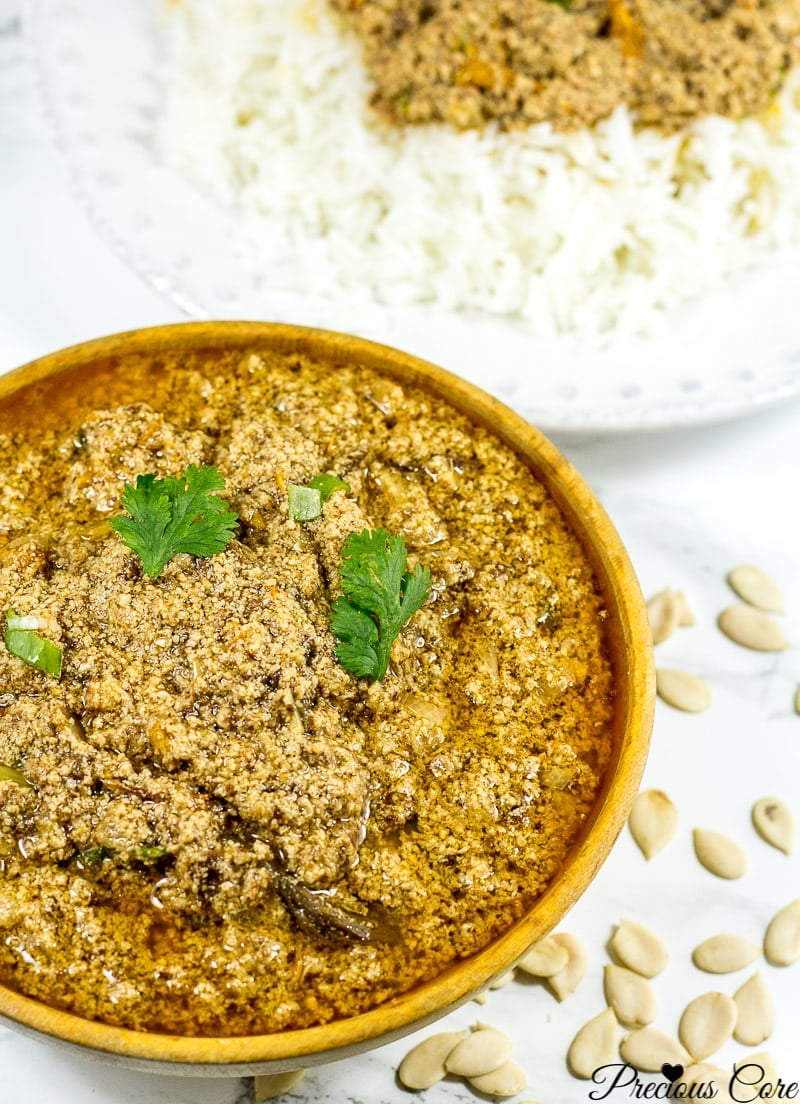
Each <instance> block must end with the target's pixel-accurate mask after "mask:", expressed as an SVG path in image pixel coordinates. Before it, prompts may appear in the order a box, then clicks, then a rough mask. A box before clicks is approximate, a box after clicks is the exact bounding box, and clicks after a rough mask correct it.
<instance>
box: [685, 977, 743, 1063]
mask: <svg viewBox="0 0 800 1104" xmlns="http://www.w3.org/2000/svg"><path fill="white" fill-rule="evenodd" d="M736 1012H737V1010H736V1005H735V1004H734V1002H733V1000H732V999H731V998H730V997H729V996H728V994H727V993H703V994H702V995H701V996H699V997H695V998H694V1000H693V1001H690V1002H689V1003H688V1004H687V1005H686V1008H685V1009H684V1010H683V1015H682V1016H681V1022H680V1024H679V1025H678V1036H679V1037H680V1040H681V1043H682V1044H683V1045H684V1046H685V1047H686V1049H687V1050H688V1051H689V1053H690V1054H691V1056H692V1058H694V1059H695V1060H696V1061H700V1060H701V1059H703V1058H710V1057H711V1055H712V1054H716V1053H717V1051H718V1050H721V1049H722V1047H724V1046H725V1044H726V1043H727V1041H728V1040H729V1039H730V1037H731V1035H733V1029H734V1027H735V1026H736Z"/></svg>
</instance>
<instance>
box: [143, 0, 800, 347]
mask: <svg viewBox="0 0 800 1104" xmlns="http://www.w3.org/2000/svg"><path fill="white" fill-rule="evenodd" d="M169 8H170V11H169V13H168V17H167V27H168V40H169V46H170V58H171V64H170V66H169V73H170V76H169V80H168V88H167V97H166V104H165V109H164V112H163V116H162V118H161V120H160V124H159V132H158V144H159V148H160V151H161V156H162V157H163V159H164V160H165V161H166V163H167V164H168V165H169V166H171V167H172V168H174V169H175V170H177V171H178V172H179V173H181V174H182V175H183V176H184V177H186V178H187V179H189V180H190V181H192V182H193V183H194V184H195V185H196V186H197V187H199V188H200V189H202V190H203V191H204V192H206V193H207V194H209V195H211V196H212V197H213V198H214V199H216V200H217V201H219V202H221V203H223V204H225V205H232V206H234V207H235V208H237V209H238V210H239V211H240V213H241V217H242V219H243V220H245V225H246V227H247V232H248V236H249V237H250V239H251V240H252V241H253V242H254V243H257V245H258V248H259V250H260V254H261V255H262V256H263V258H264V261H263V264H264V271H265V275H266V276H267V278H268V284H269V286H270V287H271V288H273V289H275V290H281V291H301V292H310V293H311V294H317V295H321V296H324V297H331V298H334V299H339V300H340V301H342V302H346V303H347V304H348V305H349V306H351V307H352V306H353V305H354V304H357V303H358V302H359V301H361V302H364V303H367V302H374V301H376V300H377V301H378V302H380V303H383V304H387V305H405V304H410V303H419V302H427V303H432V304H435V306H436V307H437V308H441V309H443V310H451V309H476V310H480V311H487V312H491V313H495V314H503V315H516V316H519V317H521V318H523V319H524V320H525V322H526V327H527V329H528V330H529V331H530V332H531V333H532V334H534V335H536V336H541V337H546V336H549V335H552V334H553V333H556V332H559V331H569V330H573V331H580V332H582V333H585V334H590V335H591V334H598V333H603V332H608V331H613V330H614V329H615V328H619V329H620V330H623V331H625V332H631V331H637V330H638V331H641V332H647V331H649V330H651V329H652V327H653V323H654V322H655V321H656V320H657V318H658V315H659V314H660V313H661V312H663V311H664V310H665V309H669V308H672V307H674V306H676V305H677V304H679V303H680V302H682V301H684V300H686V299H689V298H692V297H694V296H698V295H702V294H703V293H706V292H708V291H709V290H711V289H713V288H715V287H719V286H720V285H722V284H723V283H724V282H725V281H726V280H727V279H728V278H729V277H730V276H731V275H732V274H733V273H736V272H740V271H742V270H743V269H746V268H749V267H752V266H756V265H757V264H758V263H759V259H760V258H761V257H762V256H763V254H764V253H765V252H767V251H769V250H771V249H775V248H776V247H778V246H780V245H786V244H788V243H789V242H791V241H796V240H800V74H798V73H795V74H793V75H792V77H791V79H790V80H789V81H788V82H787V83H786V84H785V86H784V88H783V90H782V91H781V93H780V95H779V96H778V97H777V98H776V100H775V102H774V103H773V104H772V105H771V107H770V108H769V110H768V111H767V112H765V113H764V115H763V116H762V117H761V118H760V119H755V118H753V119H747V120H744V121H741V122H733V121H731V120H728V119H722V118H719V117H709V118H706V119H703V120H700V121H699V122H697V123H695V124H694V125H692V126H691V127H690V128H688V129H687V130H686V131H684V132H682V133H679V134H676V135H671V136H668V137H664V136H661V135H659V134H657V133H655V132H654V131H651V130H641V131H639V132H636V131H635V130H634V128H633V126H632V120H631V116H630V115H629V113H628V112H627V111H626V110H625V109H623V108H620V109H618V110H617V111H615V112H614V114H613V115H612V116H611V117H610V118H608V119H607V120H605V121H604V122H603V123H601V124H600V125H599V126H597V127H596V128H595V129H594V130H591V131H589V130H584V131H579V132H577V133H573V134H556V133H553V131H552V130H551V128H550V126H549V125H548V124H545V125H539V126H536V127H533V128H531V129H530V130H528V131H525V132H521V133H513V134H505V133H498V132H497V131H496V130H495V129H493V128H492V127H488V128H487V129H486V130H485V131H484V132H482V133H478V132H474V131H469V132H463V133H459V132H456V131H454V130H450V129H447V128H445V127H430V128H424V127H420V128H407V129H405V130H395V129H392V128H391V127H390V126H389V125H388V124H385V123H382V122H381V121H380V120H378V119H377V118H376V117H375V116H374V115H373V113H372V112H371V110H370V108H369V107H368V106H367V98H368V85H367V78H366V75H365V72H364V69H363V66H362V64H361V60H360V54H359V47H358V44H357V42H356V41H355V40H354V39H353V38H352V37H349V36H348V35H347V34H346V33H345V32H344V31H343V30H342V29H341V27H340V25H339V24H338V23H337V22H336V19H335V17H334V16H332V15H331V13H330V12H329V11H328V10H327V7H326V5H325V3H324V0H311V2H304V3H298V2H297V0H237V2H234V3H223V2H222V0H183V2H182V3H180V4H176V3H171V4H170V5H169Z"/></svg>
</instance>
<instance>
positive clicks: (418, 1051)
mask: <svg viewBox="0 0 800 1104" xmlns="http://www.w3.org/2000/svg"><path fill="white" fill-rule="evenodd" d="M467 1034H468V1032H466V1031H441V1032H439V1033H438V1034H437V1035H430V1036H428V1038H427V1039H423V1041H422V1042H421V1043H418V1044H417V1045H416V1046H415V1047H413V1048H412V1049H411V1050H410V1051H409V1052H408V1054H407V1055H406V1056H405V1058H404V1059H403V1061H402V1062H401V1063H400V1068H399V1069H398V1071H397V1076H398V1078H399V1079H400V1083H401V1084H402V1085H405V1087H406V1088H407V1089H412V1090H415V1091H416V1090H419V1089H429V1088H430V1087H431V1086H432V1085H435V1084H436V1083H437V1082H438V1081H441V1080H442V1078H443V1077H445V1076H446V1074H447V1070H446V1069H445V1066H444V1063H445V1059H446V1058H447V1056H448V1054H450V1053H451V1052H452V1051H453V1050H454V1049H455V1047H456V1046H458V1044H459V1043H460V1042H461V1041H462V1039H466V1037H467Z"/></svg>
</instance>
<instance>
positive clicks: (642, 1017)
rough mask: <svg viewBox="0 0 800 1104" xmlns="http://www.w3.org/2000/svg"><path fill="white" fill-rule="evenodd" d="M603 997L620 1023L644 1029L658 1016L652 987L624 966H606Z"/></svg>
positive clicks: (656, 1002)
mask: <svg viewBox="0 0 800 1104" xmlns="http://www.w3.org/2000/svg"><path fill="white" fill-rule="evenodd" d="M603 986H604V991H605V997H606V1000H607V1001H608V1004H609V1007H610V1008H611V1009H613V1011H614V1015H615V1016H616V1017H617V1019H618V1020H619V1022H620V1023H623V1024H626V1025H627V1026H628V1027H646V1026H647V1024H650V1023H652V1022H653V1020H654V1019H655V1018H656V1016H657V1015H658V1001H657V1000H656V995H655V992H654V990H653V987H652V986H651V985H650V983H649V982H647V981H645V979H644V978H643V977H639V975H638V974H635V973H634V972H633V970H628V969H626V968H625V967H624V966H606V967H605V972H604V975H603Z"/></svg>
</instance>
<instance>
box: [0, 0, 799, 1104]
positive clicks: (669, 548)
mask: <svg viewBox="0 0 800 1104" xmlns="http://www.w3.org/2000/svg"><path fill="white" fill-rule="evenodd" d="M17 17H18V10H17V4H16V2H15V0H0V370H7V369H10V368H12V367H13V366H14V365H15V364H18V363H22V362H23V361H25V360H27V359H30V358H32V357H34V356H36V355H39V354H41V353H44V352H47V351H50V350H51V349H55V348H57V347H60V346H63V345H67V344H69V343H71V342H73V341H78V340H81V339H84V338H88V337H94V336H96V335H98V334H100V333H103V332H110V331H114V330H119V329H125V328H129V327H132V326H136V325H141V324H151V323H157V322H164V321H171V320H175V319H177V317H178V315H177V312H176V310H175V309H174V308H173V307H171V306H170V305H169V304H167V303H166V302H165V301H163V300H161V299H160V298H159V297H158V296H157V295H156V293H155V292H153V291H152V290H150V289H149V288H147V287H145V286H144V285H142V284H141V283H140V282H139V281H138V280H137V279H136V278H135V277H134V276H132V275H131V274H130V273H129V272H127V271H126V269H125V268H124V266H123V265H122V264H121V263H120V262H119V261H117V259H116V258H115V257H114V256H112V255H111V254H110V253H109V251H108V249H107V248H106V246H105V245H104V244H103V243H102V242H100V241H99V240H98V238H97V237H96V235H95V233H94V231H93V230H92V229H91V227H90V226H89V225H88V223H87V222H86V220H85V218H84V216H83V215H82V214H81V212H80V211H79V210H78V209H77V208H76V206H75V204H74V203H73V201H72V200H71V198H70V196H69V194H68V191H67V189H66V186H65V184H64V181H63V179H62V177H61V175H60V170H59V167H58V164H57V160H56V158H55V156H54V155H53V154H52V152H51V151H50V149H49V146H48V144H47V136H46V133H45V128H44V124H43V122H42V120H41V117H40V114H39V111H38V107H37V104H36V102H35V98H34V95H33V92H32V87H31V82H30V78H29V74H28V71H27V69H26V64H25V61H24V57H23V51H22V46H21V40H20V35H19V26H18V21H17ZM642 370H643V371H646V365H643V368H642ZM798 440H800V407H799V406H797V405H789V406H786V407H785V408H783V409H780V410H775V411H772V412H770V413H766V414H761V415H759V416H756V417H754V418H752V419H750V420H748V421H741V422H738V423H733V424H729V425H724V426H715V427H711V428H707V429H702V430H693V431H680V432H674V433H670V434H668V435H667V434H663V435H659V434H649V435H648V434H640V435H632V436H626V437H621V438H617V439H615V440H610V439H603V438H597V439H581V440H579V441H571V440H570V439H569V438H568V437H563V438H559V439H558V441H557V443H558V444H559V445H560V446H561V447H562V448H563V449H564V450H565V451H566V452H567V454H568V455H569V456H570V457H571V459H572V460H573V461H574V462H575V464H576V466H577V467H578V468H579V470H581V471H582V472H583V474H584V475H585V476H586V477H587V479H588V480H589V482H590V483H591V484H592V485H593V486H594V488H595V489H596V490H597V491H598V493H599V495H600V497H601V498H602V500H603V502H604V503H605V505H606V507H607V509H608V510H609V512H610V514H611V516H612V518H613V520H614V521H615V522H616V524H617V526H618V528H619V530H620V533H621V535H622V537H623V540H624V541H625V542H626V544H627V546H628V548H629V550H630V553H631V556H632V558H633V560H634V564H635V566H636V568H637V570H638V572H639V575H640V578H641V581H642V586H643V588H644V590H645V592H652V591H655V590H656V589H659V588H661V587H663V586H665V585H672V586H675V587H680V588H682V589H684V590H686V592H687V594H688V595H689V598H690V600H691V603H692V605H693V607H694V609H695V611H696V613H697V616H698V626H697V627H696V628H695V629H691V630H681V631H680V632H679V633H678V634H676V636H674V637H673V638H672V639H671V640H670V641H668V642H667V643H665V644H664V645H662V646H661V647H660V648H659V653H658V659H659V662H661V663H662V664H663V665H667V666H685V667H686V668H688V669H689V670H692V671H696V672H697V673H699V674H701V675H703V676H704V677H705V678H706V679H707V680H708V682H709V683H710V685H711V687H712V691H713V695H714V702H713V706H712V708H711V710H710V711H709V712H708V713H707V714H705V715H703V716H698V717H693V716H685V715H681V714H678V713H676V712H675V711H672V710H670V709H668V708H667V707H665V706H663V704H662V703H659V704H658V709H657V717H656V728H655V734H654V740H653V748H652V753H651V756H650V760H649V763H648V767H647V773H646V776H645V781H646V783H647V784H649V785H652V786H656V787H658V788H661V789H664V790H666V791H667V792H668V793H670V795H671V796H672V797H673V799H674V800H675V801H676V803H677V805H678V807H679V810H680V813H681V824H680V830H679V833H678V836H677V838H676V840H675V841H674V842H673V844H672V845H671V846H670V847H669V848H668V849H667V850H666V851H665V852H664V853H663V854H662V855H660V856H658V857H657V858H656V859H654V860H653V861H652V862H650V863H645V862H644V860H643V859H642V857H641V855H640V854H639V853H638V851H637V849H636V847H635V846H634V844H633V842H632V840H631V839H630V836H629V835H628V833H627V832H623V834H622V836H621V837H620V839H619V842H618V844H617V845H616V847H615V849H614V851H613V853H612V855H611V857H610V859H609V861H608V862H607V863H606V864H605V866H604V867H603V869H602V871H601V872H600V874H599V875H598V877H597V879H596V880H595V882H594V883H593V885H592V886H591V888H590V890H589V891H588V892H587V893H586V894H585V896H584V897H583V898H582V900H581V901H580V902H579V903H578V905H577V906H576V907H575V909H574V910H573V912H572V913H571V915H570V916H569V917H568V918H567V920H566V921H565V923H564V925H563V926H564V928H567V929H569V930H571V931H574V932H576V933H577V934H578V935H580V936H581V938H582V939H583V940H584V941H585V942H586V945H587V948H588V950H589V958H590V969H589V973H588V975H587V978H586V980H585V981H584V983H583V984H582V985H581V987H580V988H579V990H578V991H577V993H576V994H575V995H574V996H572V997H570V998H569V999H568V1000H567V1001H566V1002H565V1003H564V1004H563V1005H559V1004H558V1003H557V1002H556V1001H555V1000H554V999H553V998H552V997H551V996H550V995H549V993H548V992H547V991H546V990H544V989H543V988H542V987H541V986H539V985H537V984H534V983H532V982H528V983H524V982H523V983H515V984H514V985H513V986H510V987H508V988H506V989H504V990H502V991H498V992H495V993H493V994H491V996H490V997H489V1001H488V1003H487V1004H486V1005H485V1006H484V1007H482V1008H479V1007H478V1006H477V1005H475V1004H469V1005H467V1006H465V1007H463V1008H462V1009H460V1010H459V1011H457V1012H455V1013H453V1014H452V1015H451V1016H450V1017H449V1024H451V1025H454V1026H465V1025H468V1024H470V1023H473V1022H474V1021H475V1020H476V1019H482V1020H486V1021H488V1022H491V1023H493V1024H497V1025H499V1026H501V1027H503V1028H504V1029H505V1030H507V1031H508V1032H509V1033H510V1034H511V1035H512V1037H513V1039H514V1041H515V1057H516V1058H517V1060H518V1061H519V1063H520V1064H521V1065H522V1066H523V1068H524V1069H525V1071H526V1073H527V1075H528V1079H529V1088H528V1091H527V1093H525V1094H523V1095H522V1098H521V1099H531V1100H539V1101H542V1102H544V1104H583V1102H584V1101H588V1100H589V1097H588V1092H589V1089H590V1088H591V1086H590V1085H588V1084H585V1083H582V1082H579V1081H576V1080H575V1079H573V1078H572V1077H570V1075H569V1074H568V1073H567V1071H566V1068H565V1064H564V1055H565V1053H566V1049H567V1046H568V1044H569V1041H570V1039H571V1037H572V1035H573V1034H574V1033H575V1031H576V1030H577V1029H578V1027H580V1025H581V1024H582V1023H583V1022H584V1021H585V1020H586V1019H588V1018H590V1017H591V1016H593V1015H595V1014H596V1013H597V1012H599V1011H600V1010H601V1009H602V1007H603V999H602V985H601V977H602V966H603V963H604V961H606V956H605V952H604V944H605V942H606V940H607V939H608V937H609V935H610V931H611V925H612V924H614V923H615V922H616V921H618V920H619V919H620V918H621V917H631V918H634V919H637V920H640V921H641V922H643V923H645V924H647V925H649V926H651V927H652V928H654V929H655V930H656V931H658V932H659V933H660V934H661V935H662V936H663V937H664V939H665V940H666V942H667V944H668V945H669V948H670V952H671V962H670V966H669V967H668V969H667V971H666V973H665V974H664V975H663V976H661V977H659V978H657V979H655V982H654V985H655V987H656V990H657V993H658V997H659V1001H660V1006H661V1012H660V1015H659V1020H658V1024H659V1026H661V1027H662V1028H663V1029H665V1030H667V1031H669V1032H672V1033H674V1032H675V1029H676V1026H677V1019H678V1017H679V1015H680V1012H681V1010H682V1008H683V1007H684V1005H685V1004H686V1003H687V1002H688V1001H689V1000H690V999H691V998H692V997H694V996H696V995H697V994H699V993H700V992H703V991H705V990H707V989H716V988H719V989H722V990H724V991H727V992H732V991H733V990H734V989H735V988H736V987H738V985H739V984H741V982H742V981H743V980H745V978H746V977H748V976H749V973H751V972H752V970H751V971H743V972H742V973H741V974H737V975H732V976H729V977H717V978H714V977H710V976H707V975H703V974H701V973H699V972H698V971H697V970H695V969H694V967H692V965H691V963H690V960H689V956H690V952H691V950H692V948H693V946H694V945H695V944H696V943H698V942H700V941H701V940H702V939H704V938H705V937H706V936H708V935H711V934H714V933H716V932H718V931H723V930H729V931H736V932H739V933H741V934H742V935H745V936H748V937H750V938H752V939H754V940H755V941H756V942H758V941H760V938H761V933H762V931H763V928H764V926H765V924H766V922H767V920H768V919H769V918H770V916H771V915H772V914H773V913H774V912H775V911H776V909H777V908H778V907H780V906H781V905H782V904H784V903H785V902H787V901H788V900H789V899H790V898H791V897H796V896H800V856H798V855H797V854H796V855H794V856H792V857H790V858H787V857H786V856H784V855H782V854H780V853H779V852H777V851H775V850H773V849H771V848H769V847H768V846H767V845H766V844H765V843H763V841H761V840H760V839H759V837H758V836H757V835H756V834H755V832H754V831H753V829H752V827H751V825H750V820H749V810H750V807H751V805H752V803H753V801H754V800H755V799H756V798H758V797H760V796H763V795H765V794H776V795H778V796H782V797H784V798H785V799H786V800H788V801H789V803H790V804H791V805H792V806H793V807H794V809H795V812H796V814H798V815H799V816H800V798H799V797H798V794H800V717H798V716H797V715H795V714H794V713H793V710H792V698H793V694H794V689H795V687H796V686H797V685H798V683H800V650H798V647H797V644H798V643H800V572H798V562H799V561H800V509H798V483H800V449H799V448H798ZM741 561H752V562H756V563H759V564H761V565H763V566H764V567H765V568H766V569H767V570H769V571H770V572H771V573H772V574H773V575H774V576H775V577H776V578H777V579H778V580H779V581H780V582H781V584H782V586H783V587H784V588H785V591H786V596H787V603H788V610H789V612H788V614H787V616H786V629H787V635H788V636H789V639H790V640H792V641H793V642H795V646H794V647H793V648H792V649H791V650H790V651H788V652H786V653H784V654H782V655H780V656H777V657H775V656H769V655H760V654H758V653H754V652H747V651H744V650H743V649H740V648H737V647H736V646H735V645H733V644H732V643H730V642H729V641H727V640H726V639H725V638H724V637H722V636H721V634H720V633H719V631H718V630H717V628H716V626H715V617H716V615H717V613H718V612H719V610H720V609H721V608H722V607H723V606H724V605H725V604H727V603H728V602H730V601H731V600H732V595H731V594H730V592H729V591H728V589H727V587H726V585H725V583H724V575H725V572H726V571H727V570H728V569H729V568H730V567H731V566H733V565H734V564H735V563H737V562H741ZM694 826H703V827H709V828H717V829H720V830H722V831H725V832H727V833H729V834H730V835H732V836H735V837H736V838H737V839H739V840H740V841H741V843H742V844H743V845H744V847H745V848H746V850H747V852H748V855H749V857H750V860H751V869H750V871H749V873H748V874H747V875H746V876H745V877H744V878H743V879H741V881H738V882H722V881H720V880H718V879H715V878H714V877H712V876H711V875H710V874H708V873H707V872H706V871H705V870H703V869H702V868H701V867H700V866H699V864H698V863H697V862H696V860H695V859H694V856H693V853H692V847H691V829H692V827H694ZM759 968H760V969H762V971H763V973H764V976H765V979H766V981H767V984H768V986H769V988H770V990H771V991H772V992H773V993H774V996H775V999H776V1003H777V1006H778V1026H777V1028H776V1031H775V1034H774V1036H773V1037H772V1039H770V1040H769V1042H768V1043H767V1044H765V1048H768V1049H769V1050H770V1051H771V1052H772V1053H773V1055H774V1056H775V1059H776V1062H777V1067H778V1070H779V1072H780V1073H781V1075H782V1076H783V1078H784V1080H786V1081H800V965H799V966H795V967H794V968H790V969H784V970H778V969H774V968H772V967H770V966H768V965H765V964H763V963H762V964H761V965H760V966H759ZM408 1045H409V1044H408V1043H407V1042H400V1043H396V1044H393V1045H392V1046H389V1047H385V1048H383V1049H381V1050H379V1051H376V1052H374V1053H372V1054H371V1055H368V1056H366V1057H363V1058H358V1059H353V1060H348V1061H345V1062H340V1063H336V1064H335V1065H332V1066H327V1067H325V1068H322V1069H319V1070H317V1071H314V1072H312V1073H310V1074H309V1075H308V1077H307V1078H306V1080H305V1081H304V1082H302V1083H301V1085H299V1086H298V1087H297V1089H295V1090H293V1091H292V1092H291V1093H290V1094H288V1096H287V1097H286V1099H288V1100H293V1101H306V1102H309V1104H311V1102H314V1104H361V1102H363V1104H401V1102H403V1101H408V1100H409V1099H410V1096H409V1094H408V1093H406V1092H404V1091H403V1090H402V1089H401V1088H400V1087H399V1086H398V1085H397V1083H396V1082H395V1080H394V1070H395V1069H396V1066H397V1063H398V1061H399V1059H400V1057H401V1056H402V1054H403V1053H404V1052H405V1050H406V1048H407V1046H408ZM743 1053H744V1049H743V1048H742V1047H740V1046H739V1045H738V1044H730V1045H728V1046H727V1047H726V1048H725V1050H724V1051H723V1052H722V1053H721V1054H720V1056H719V1058H718V1060H719V1061H720V1062H724V1063H728V1062H729V1061H730V1060H731V1059H734V1058H735V1059H738V1058H739V1057H740V1056H741V1055H742V1054H743ZM0 1071H1V1072H0V1104H6V1102H7V1104H17V1102H21V1101H34V1100H35V1101H36V1102H37V1104H87V1102H96V1104H246V1102H247V1101H249V1100H250V1094H251V1085H250V1083H249V1082H247V1081H240V1080H234V1081H227V1080H202V1079H197V1078H190V1079H174V1078H162V1077H158V1076H152V1075H142V1074H137V1073H132V1072H128V1071H125V1070H120V1069H116V1068H110V1067H107V1066H104V1065H99V1064H96V1063H95V1062H93V1061H90V1060H88V1059H84V1058H83V1057H82V1056H78V1055H74V1054H66V1053H64V1052H61V1051H58V1050H55V1049H53V1048H52V1047H50V1046H46V1045H44V1044H42V1043H40V1042H35V1041H32V1040H30V1039H28V1038H23V1037H22V1036H20V1035H17V1034H15V1033H13V1032H11V1031H7V1030H5V1029H2V1028H0ZM747 1098H748V1097H747V1094H745V1093H742V1094H741V1099H743V1100H744V1099H747ZM477 1099H479V1098H478V1097H477V1096H476V1095H475V1094H473V1093H471V1092H470V1090H469V1089H468V1088H466V1087H465V1086H464V1085H462V1084H460V1083H458V1082H455V1081H452V1082H446V1083H443V1084H441V1085H439V1086H437V1087H435V1088H434V1089H432V1090H430V1091H429V1092H428V1093H427V1094H425V1101H426V1104H427V1102H430V1104H444V1102H446V1101H468V1100H477ZM484 1099H485V1098H484ZM611 1099H617V1100H623V1099H630V1097H629V1096H628V1090H619V1091H618V1092H616V1093H615V1094H614V1095H613V1096H612V1097H611Z"/></svg>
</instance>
